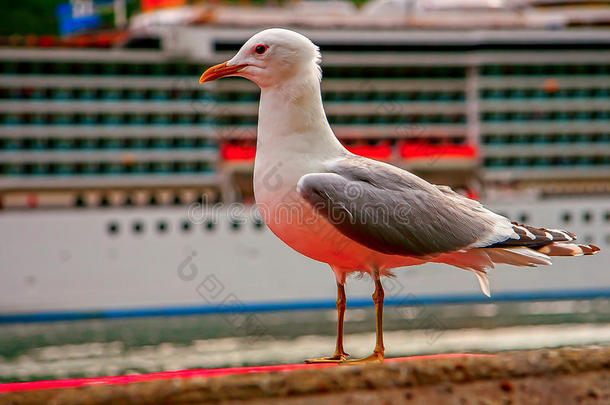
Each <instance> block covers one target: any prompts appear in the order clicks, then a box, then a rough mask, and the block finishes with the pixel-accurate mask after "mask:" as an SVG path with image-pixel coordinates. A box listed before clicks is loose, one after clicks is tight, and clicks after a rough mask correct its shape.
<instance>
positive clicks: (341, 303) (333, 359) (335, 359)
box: [305, 283, 349, 363]
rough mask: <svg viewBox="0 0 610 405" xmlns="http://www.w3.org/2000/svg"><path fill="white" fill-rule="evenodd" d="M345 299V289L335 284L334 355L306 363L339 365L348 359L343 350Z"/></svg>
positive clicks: (341, 285) (339, 284)
mask: <svg viewBox="0 0 610 405" xmlns="http://www.w3.org/2000/svg"><path fill="white" fill-rule="evenodd" d="M346 303H347V298H346V296H345V287H344V286H343V284H341V283H337V346H336V348H335V354H334V355H332V356H330V357H321V358H317V359H308V360H305V362H306V363H341V362H343V361H345V359H346V358H348V357H349V354H347V353H345V350H344V349H343V321H344V319H345V307H346Z"/></svg>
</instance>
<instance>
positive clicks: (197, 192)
mask: <svg viewBox="0 0 610 405" xmlns="http://www.w3.org/2000/svg"><path fill="white" fill-rule="evenodd" d="M176 3H182V2H176ZM504 3H510V4H511V7H506V6H505V4H504ZM458 4H461V6H460V7H457V5H458ZM609 10H610V9H609V8H608V7H607V3H606V2H551V1H538V2H531V1H530V2H526V1H524V2H503V1H472V2H467V3H466V7H464V3H463V2H451V1H428V2H421V1H392V0H386V1H376V2H373V3H369V4H367V5H365V6H364V7H363V8H362V9H356V8H355V7H353V6H352V5H351V3H343V2H336V1H333V2H300V3H296V4H292V5H289V6H285V7H276V8H272V7H250V8H243V7H241V8H237V7H222V6H212V5H205V6H181V7H176V8H171V9H166V10H160V11H153V12H149V13H143V14H141V15H139V16H137V17H135V18H134V19H132V21H131V27H130V29H129V30H126V31H121V32H119V33H116V32H115V33H113V34H89V35H84V36H83V35H81V36H78V37H73V38H64V39H61V40H58V39H56V38H52V37H41V38H31V37H28V38H25V39H24V41H21V42H25V43H26V44H27V45H29V46H23V45H24V43H21V42H20V40H19V38H15V37H12V38H9V39H8V40H7V41H5V43H4V46H2V47H0V105H1V108H0V207H1V209H0V229H2V232H1V233H0V269H1V271H2V282H1V287H0V288H1V294H0V321H27V320H50V319H73V318H78V317H90V316H130V315H145V314H171V313H202V312H218V311H226V310H231V309H244V310H273V309H296V308H316V307H332V306H334V299H335V297H334V294H335V291H334V284H333V283H332V275H331V272H330V271H329V269H328V268H327V267H326V266H325V265H323V264H320V263H317V262H314V261H312V260H309V259H307V258H305V257H302V256H300V255H299V254H297V253H295V252H293V251H292V250H290V249H289V248H288V247H286V246H285V245H283V243H282V242H281V241H279V240H278V239H276V238H275V237H274V236H273V235H272V234H271V232H270V231H269V230H268V229H266V228H265V226H264V224H263V223H262V221H261V220H260V218H259V217H258V216H257V213H256V210H255V208H253V206H252V204H253V202H254V201H253V191H252V170H253V161H254V155H255V139H256V121H257V105H258V95H259V94H258V89H257V88H256V87H255V86H254V85H253V84H252V83H250V82H248V81H246V80H244V79H226V80H222V81H218V82H214V83H210V84H209V85H206V86H201V85H199V84H198V80H197V79H198V78H199V75H200V74H201V73H202V72H203V70H204V69H205V68H206V67H208V66H210V65H212V64H216V63H219V62H222V61H224V60H226V59H228V58H229V57H231V56H232V55H233V54H234V53H235V52H236V51H237V50H238V49H239V47H240V46H241V44H242V43H243V42H244V41H245V40H246V39H247V38H249V37H250V36H251V35H252V34H253V33H254V32H256V31H258V30H260V29H261V28H262V27H266V26H277V25H281V26H289V27H292V28H294V29H297V30H298V31H300V32H302V33H303V34H305V35H307V36H308V37H309V38H311V39H312V40H313V41H314V42H315V43H316V44H318V45H319V46H320V48H321V51H322V55H323V74H324V80H323V83H322V92H323V98H324V102H325V107H326V112H327V114H328V117H329V120H330V123H331V125H332V127H333V129H334V131H335V133H336V134H337V136H338V137H339V138H340V140H341V141H342V142H343V143H344V144H345V145H346V146H347V147H348V148H349V149H350V150H351V151H352V152H354V153H357V154H361V155H364V156H367V157H371V158H374V159H379V160H383V161H387V162H389V163H392V164H395V165H398V166H400V167H403V168H405V169H408V170H410V171H413V172H414V173H416V174H418V175H420V176H422V177H424V178H426V179H427V180H429V181H431V182H434V183H437V184H447V185H450V186H452V187H453V188H454V189H456V190H458V191H460V192H462V193H464V194H466V195H468V196H470V197H472V198H477V199H482V200H483V201H484V202H485V204H486V205H487V206H489V207H490V208H491V209H493V210H495V211H496V212H499V213H501V214H503V215H506V216H508V217H509V218H511V219H513V220H515V221H520V222H527V223H531V224H532V225H540V226H547V227H556V228H566V229H569V230H571V231H573V232H575V233H576V234H578V235H579V236H580V237H581V240H583V241H584V242H586V243H595V244H598V245H599V246H600V247H602V249H604V248H605V249H608V248H610V204H609V202H610V198H609V194H610V130H609V128H610V127H609V124H610V49H609V45H610V31H608V29H606V28H603V26H604V25H606V24H607V23H608V22H609V21H610V13H609ZM594 26H600V27H594ZM87 45H88V47H86V46H87ZM110 45H113V46H110ZM608 267H609V266H608V260H607V258H606V257H605V254H604V253H603V252H602V254H601V255H598V256H596V257H586V258H580V259H579V260H570V259H566V260H561V258H557V259H556V260H555V261H554V264H553V266H552V267H551V268H546V269H515V268H503V267H499V268H498V269H496V270H495V271H494V272H492V274H491V282H492V297H493V298H495V299H506V300H511V299H563V298H566V299H567V298H587V297H608V296H610V276H609V275H608ZM397 276H398V277H397V278H396V279H394V280H392V281H389V282H391V284H392V285H391V286H389V290H390V294H388V295H389V296H390V297H389V298H390V301H391V300H394V301H395V302H396V303H399V302H400V300H401V299H402V298H404V297H417V300H418V302H421V303H426V302H430V303H435V302H466V301H481V302H483V301H485V300H487V298H486V297H484V296H483V295H481V294H480V292H479V291H478V286H477V283H476V281H475V279H474V277H473V276H472V275H470V274H469V273H466V272H463V271H460V270H459V269H456V268H449V267H443V266H440V265H433V264H429V265H425V266H421V267H418V268H410V269H405V270H402V269H401V270H398V271H397ZM369 287H370V286H368V285H367V284H366V283H364V282H354V284H353V286H352V287H350V286H348V289H349V291H348V295H350V296H352V297H354V296H356V297H365V296H368V295H369V293H370V292H369ZM401 297H402V298H401Z"/></svg>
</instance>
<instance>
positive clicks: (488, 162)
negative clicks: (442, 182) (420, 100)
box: [0, 155, 610, 176]
mask: <svg viewBox="0 0 610 405" xmlns="http://www.w3.org/2000/svg"><path fill="white" fill-rule="evenodd" d="M483 165H484V166H485V167H487V168H507V167H513V168H524V167H577V166H596V167H607V166H610V156H603V155H597V156H551V157H544V156H529V157H516V156H515V157H493V156H488V157H485V158H484V159H483ZM214 171H215V167H214V166H213V165H212V164H210V163H209V162H205V161H195V162H193V161H172V162H136V163H116V162H68V163H63V162H42V163H41V162H23V163H0V176H40V175H59V176H61V175H66V176H67V175H74V176H78V175H113V174H180V173H182V174H185V173H213V172H214Z"/></svg>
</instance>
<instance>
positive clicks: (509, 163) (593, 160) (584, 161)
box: [483, 155, 610, 168]
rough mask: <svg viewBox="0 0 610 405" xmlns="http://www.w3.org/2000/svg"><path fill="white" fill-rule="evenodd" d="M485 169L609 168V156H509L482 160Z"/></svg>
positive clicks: (490, 157)
mask: <svg viewBox="0 0 610 405" xmlns="http://www.w3.org/2000/svg"><path fill="white" fill-rule="evenodd" d="M483 165H484V166H485V167H487V168H510V167H513V168H529V167H591V166H596V167H606V166H610V156H604V155H598V156H524V157H518V156H511V157H493V156H488V157H485V158H484V159H483Z"/></svg>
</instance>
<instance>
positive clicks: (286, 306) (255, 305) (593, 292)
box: [0, 288, 610, 324]
mask: <svg viewBox="0 0 610 405" xmlns="http://www.w3.org/2000/svg"><path fill="white" fill-rule="evenodd" d="M596 298H610V288H602V289H588V290H557V291H533V292H532V291H516V292H503V293H496V294H494V296H493V298H491V299H490V298H487V297H485V296H484V295H482V294H453V295H420V296H415V295H407V296H401V297H386V299H385V305H390V306H401V305H402V306H409V305H411V306H413V305H435V304H475V303H495V302H518V301H542V300H544V301H548V300H578V299H596ZM347 305H348V307H350V308H363V307H370V306H372V305H373V303H372V301H371V299H370V298H368V297H367V298H352V299H348V302H347ZM334 308H335V300H334V299H333V300H330V299H328V300H326V299H325V300H303V301H280V302H252V303H242V304H241V305H239V308H238V309H237V308H236V306H235V305H231V306H222V305H192V306H182V307H164V308H133V309H120V308H117V309H105V310H90V311H52V312H51V311H50V312H37V313H20V314H3V315H0V324H7V323H23V322H54V321H73V320H84V319H113V318H132V317H147V316H180V315H204V314H221V313H234V312H240V313H252V312H269V311H299V310H315V309H334Z"/></svg>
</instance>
